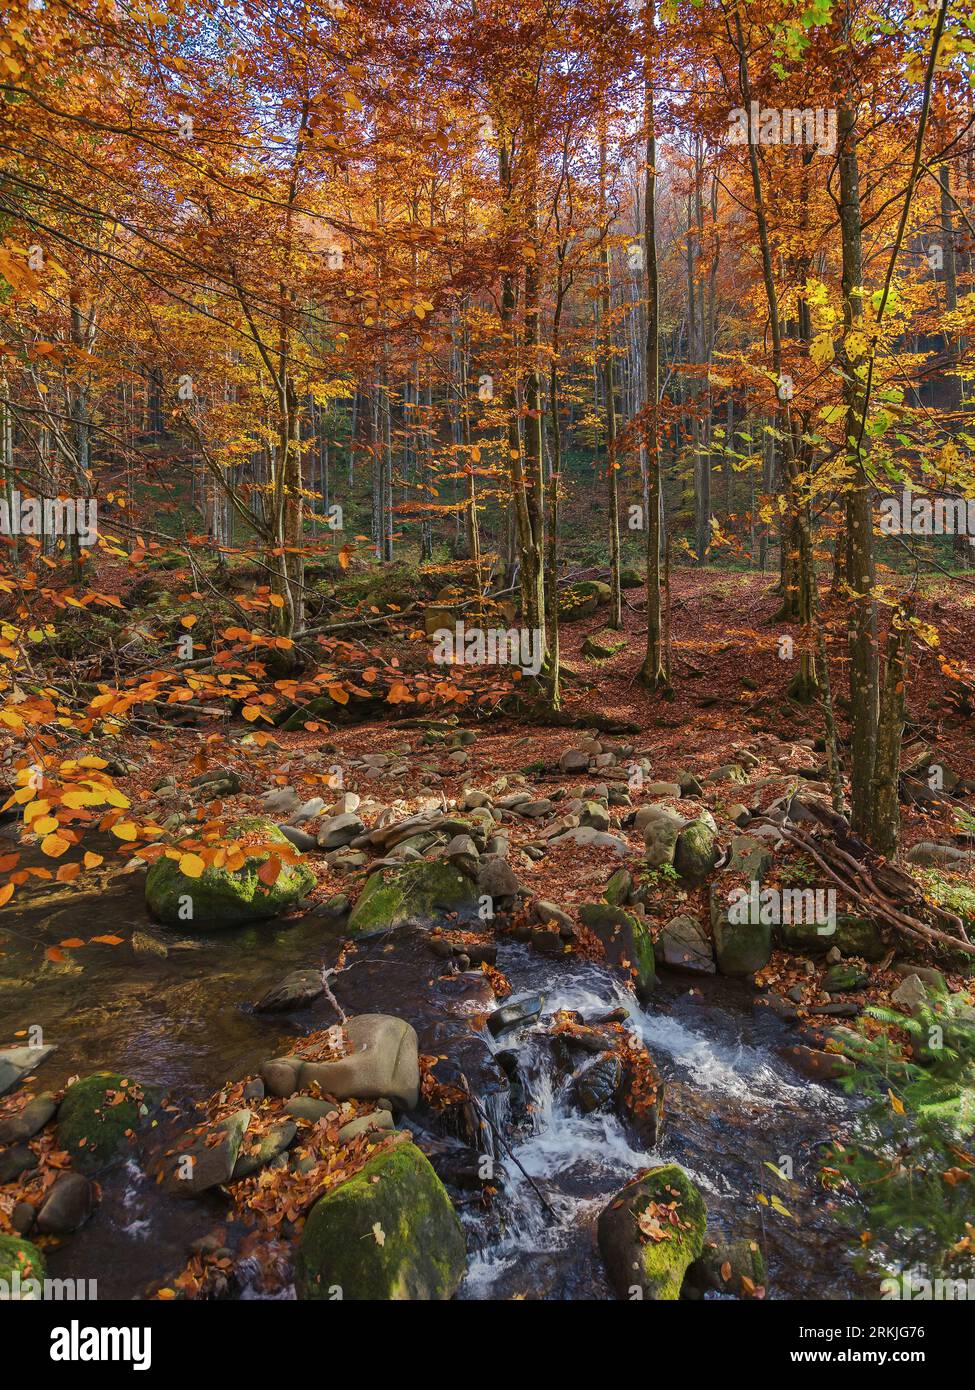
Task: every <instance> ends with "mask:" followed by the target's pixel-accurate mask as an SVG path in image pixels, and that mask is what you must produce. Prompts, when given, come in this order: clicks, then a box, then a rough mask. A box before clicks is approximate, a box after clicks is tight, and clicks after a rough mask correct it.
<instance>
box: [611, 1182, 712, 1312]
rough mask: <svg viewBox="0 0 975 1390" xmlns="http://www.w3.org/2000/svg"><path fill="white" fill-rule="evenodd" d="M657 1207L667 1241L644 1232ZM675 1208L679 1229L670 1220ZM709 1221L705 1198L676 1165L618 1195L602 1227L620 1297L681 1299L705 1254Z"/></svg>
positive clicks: (613, 1281)
mask: <svg viewBox="0 0 975 1390" xmlns="http://www.w3.org/2000/svg"><path fill="white" fill-rule="evenodd" d="M675 1203H676V1206H674V1204H675ZM653 1204H656V1205H657V1206H658V1207H659V1208H660V1209H661V1211H660V1216H659V1228H658V1229H659V1230H661V1231H663V1232H665V1233H666V1234H665V1236H664V1239H662V1240H655V1239H654V1238H653V1235H652V1234H649V1235H644V1233H643V1232H641V1230H640V1225H639V1222H640V1218H641V1217H644V1218H645V1220H647V1221H653V1220H654V1219H655V1214H654V1213H653V1212H652V1211H650V1212H649V1213H648V1208H650V1207H651V1206H652V1205H653ZM671 1207H673V1210H674V1211H675V1212H676V1215H677V1217H678V1220H679V1224H678V1225H676V1226H675V1225H672V1224H671V1223H670V1221H669V1220H668V1219H667V1210H668V1209H669V1208H671ZM707 1217H708V1214H707V1208H706V1206H705V1205H704V1198H703V1197H702V1196H701V1194H700V1192H699V1191H698V1190H697V1188H696V1187H695V1186H694V1184H693V1183H692V1182H691V1180H690V1178H689V1177H688V1176H687V1174H686V1173H685V1172H684V1170H683V1168H680V1167H678V1165H677V1164H676V1163H667V1164H664V1165H663V1167H660V1168H652V1169H651V1170H650V1172H649V1173H645V1174H644V1175H643V1177H642V1178H637V1179H636V1180H635V1181H634V1182H631V1183H628V1184H627V1185H626V1187H624V1188H623V1189H622V1191H620V1192H617V1194H616V1196H615V1197H613V1199H612V1200H611V1201H610V1203H609V1205H608V1206H606V1207H604V1208H603V1211H602V1212H601V1213H600V1217H599V1222H598V1225H597V1235H598V1239H599V1250H600V1254H601V1255H602V1257H603V1263H604V1265H605V1266H606V1274H607V1277H608V1279H609V1282H610V1284H611V1285H612V1287H613V1289H614V1290H615V1292H616V1294H617V1296H618V1297H619V1298H627V1299H629V1298H633V1297H634V1296H636V1297H640V1298H646V1299H650V1300H652V1301H654V1302H658V1301H673V1300H675V1299H678V1298H679V1297H680V1291H681V1285H682V1284H683V1282H684V1275H685V1273H686V1272H687V1269H688V1267H689V1266H690V1265H691V1264H693V1262H694V1261H695V1260H697V1259H698V1258H699V1257H700V1255H701V1252H702V1250H703V1249H704V1231H705V1227H706V1226H707ZM637 1290H639V1293H638V1294H637V1293H636V1291H637Z"/></svg>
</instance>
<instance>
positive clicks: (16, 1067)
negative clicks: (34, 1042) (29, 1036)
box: [0, 1043, 54, 1096]
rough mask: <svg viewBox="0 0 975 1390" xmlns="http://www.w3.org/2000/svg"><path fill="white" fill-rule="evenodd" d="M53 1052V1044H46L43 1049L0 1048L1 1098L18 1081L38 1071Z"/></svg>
mask: <svg viewBox="0 0 975 1390" xmlns="http://www.w3.org/2000/svg"><path fill="white" fill-rule="evenodd" d="M53 1051H54V1044H53V1043H46V1044H45V1045H44V1046H43V1047H5V1048H0V1096H4V1095H6V1094H7V1092H8V1091H11V1090H13V1088H14V1086H16V1084H17V1082H18V1081H21V1080H22V1079H23V1078H24V1077H25V1076H30V1075H31V1073H32V1072H34V1071H36V1069H37V1068H38V1067H39V1066H40V1065H41V1063H42V1062H43V1061H44V1060H45V1059H46V1058H48V1057H50V1055H51V1053H52V1052H53Z"/></svg>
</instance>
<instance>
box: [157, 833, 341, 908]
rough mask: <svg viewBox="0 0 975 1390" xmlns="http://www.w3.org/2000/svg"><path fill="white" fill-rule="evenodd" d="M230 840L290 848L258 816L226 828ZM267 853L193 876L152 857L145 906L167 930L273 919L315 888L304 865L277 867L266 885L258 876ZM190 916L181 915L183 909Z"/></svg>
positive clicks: (176, 866) (251, 855) (250, 856)
mask: <svg viewBox="0 0 975 1390" xmlns="http://www.w3.org/2000/svg"><path fill="white" fill-rule="evenodd" d="M227 835H228V837H229V838H230V839H237V840H238V841H241V840H243V841H246V842H248V843H257V842H261V843H266V844H269V845H271V846H273V845H276V844H283V845H287V846H288V849H289V851H290V848H291V847H290V845H288V841H287V839H286V838H285V836H284V835H283V834H282V833H281V831H280V830H279V829H278V827H277V826H276V825H275V823H274V822H273V821H271V820H267V819H264V818H262V817H260V816H251V817H247V818H245V819H244V820H241V821H238V822H237V823H236V825H233V826H231V827H230V828H229V829H228V831H227ZM269 858H270V852H269V851H261V852H259V853H256V854H248V856H247V858H246V859H245V861H244V864H243V866H242V868H240V869H238V870H237V871H236V872H231V871H230V870H229V869H227V868H220V869H217V868H213V867H212V866H211V867H208V868H206V869H205V870H204V872H203V873H202V874H201V875H200V877H199V878H188V877H187V876H186V875H185V874H182V873H180V870H179V864H178V862H177V861H176V860H175V859H167V858H165V857H163V858H161V859H157V860H156V862H155V863H154V864H153V866H152V868H151V869H150V870H149V873H148V875H147V876H146V905H147V907H148V909H149V911H150V912H151V914H152V915H153V917H155V918H156V920H157V921H160V922H165V923H166V924H167V925H169V926H183V927H187V926H189V925H190V924H192V926H193V927H195V928H197V929H199V928H204V929H206V928H214V929H215V928H221V927H232V926H239V925H240V924H242V923H245V922H254V921H263V920H266V919H267V918H269V917H276V916H278V915H279V913H281V912H283V911H284V910H285V909H286V908H288V907H291V906H293V905H294V904H295V903H297V902H300V901H301V899H302V898H304V897H305V896H306V895H307V894H308V893H310V892H311V890H312V888H314V886H315V882H316V879H315V875H314V874H313V873H312V871H311V870H310V869H309V868H307V867H306V866H305V865H304V864H282V866H281V871H280V873H279V874H278V877H277V879H276V880H275V881H274V883H273V884H271V885H270V887H269V886H268V885H266V884H264V883H262V882H261V880H260V879H259V878H258V871H259V870H260V868H261V866H262V865H263V864H264V863H265V862H266V861H267V860H268V859H269ZM188 909H189V911H190V912H191V913H192V916H187V910H188Z"/></svg>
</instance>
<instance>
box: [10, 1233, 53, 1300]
mask: <svg viewBox="0 0 975 1390" xmlns="http://www.w3.org/2000/svg"><path fill="white" fill-rule="evenodd" d="M45 1272H46V1271H45V1269H44V1257H43V1256H42V1254H41V1252H40V1251H39V1250H38V1248H37V1246H36V1245H31V1243H30V1241H29V1240H21V1238H20V1237H19V1236H4V1235H0V1283H2V1284H3V1287H4V1288H5V1289H6V1297H7V1298H8V1299H11V1300H13V1301H17V1302H21V1301H22V1302H32V1303H33V1302H37V1301H39V1300H40V1299H41V1298H42V1297H43V1286H42V1281H43V1279H44V1276H45Z"/></svg>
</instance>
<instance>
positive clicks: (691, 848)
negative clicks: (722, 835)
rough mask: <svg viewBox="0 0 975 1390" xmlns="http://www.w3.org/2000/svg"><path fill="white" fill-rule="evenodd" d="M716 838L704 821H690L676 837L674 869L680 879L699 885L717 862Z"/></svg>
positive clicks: (718, 854) (718, 852) (718, 853)
mask: <svg viewBox="0 0 975 1390" xmlns="http://www.w3.org/2000/svg"><path fill="white" fill-rule="evenodd" d="M719 856H720V851H719V849H718V843H717V837H716V836H715V833H714V831H713V830H712V829H711V827H710V826H709V825H708V823H707V822H706V821H705V820H692V821H690V822H688V824H687V825H685V826H684V828H683V830H682V831H681V832H680V834H679V835H678V836H677V844H676V845H675V847H674V868H675V869H676V870H677V872H678V873H679V874H680V876H681V878H683V879H687V880H689V881H690V882H691V883H700V882H701V880H702V879H705V878H707V876H708V874H709V873H710V872H711V870H712V869H713V868H714V866H715V864H717V862H718V858H719Z"/></svg>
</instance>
